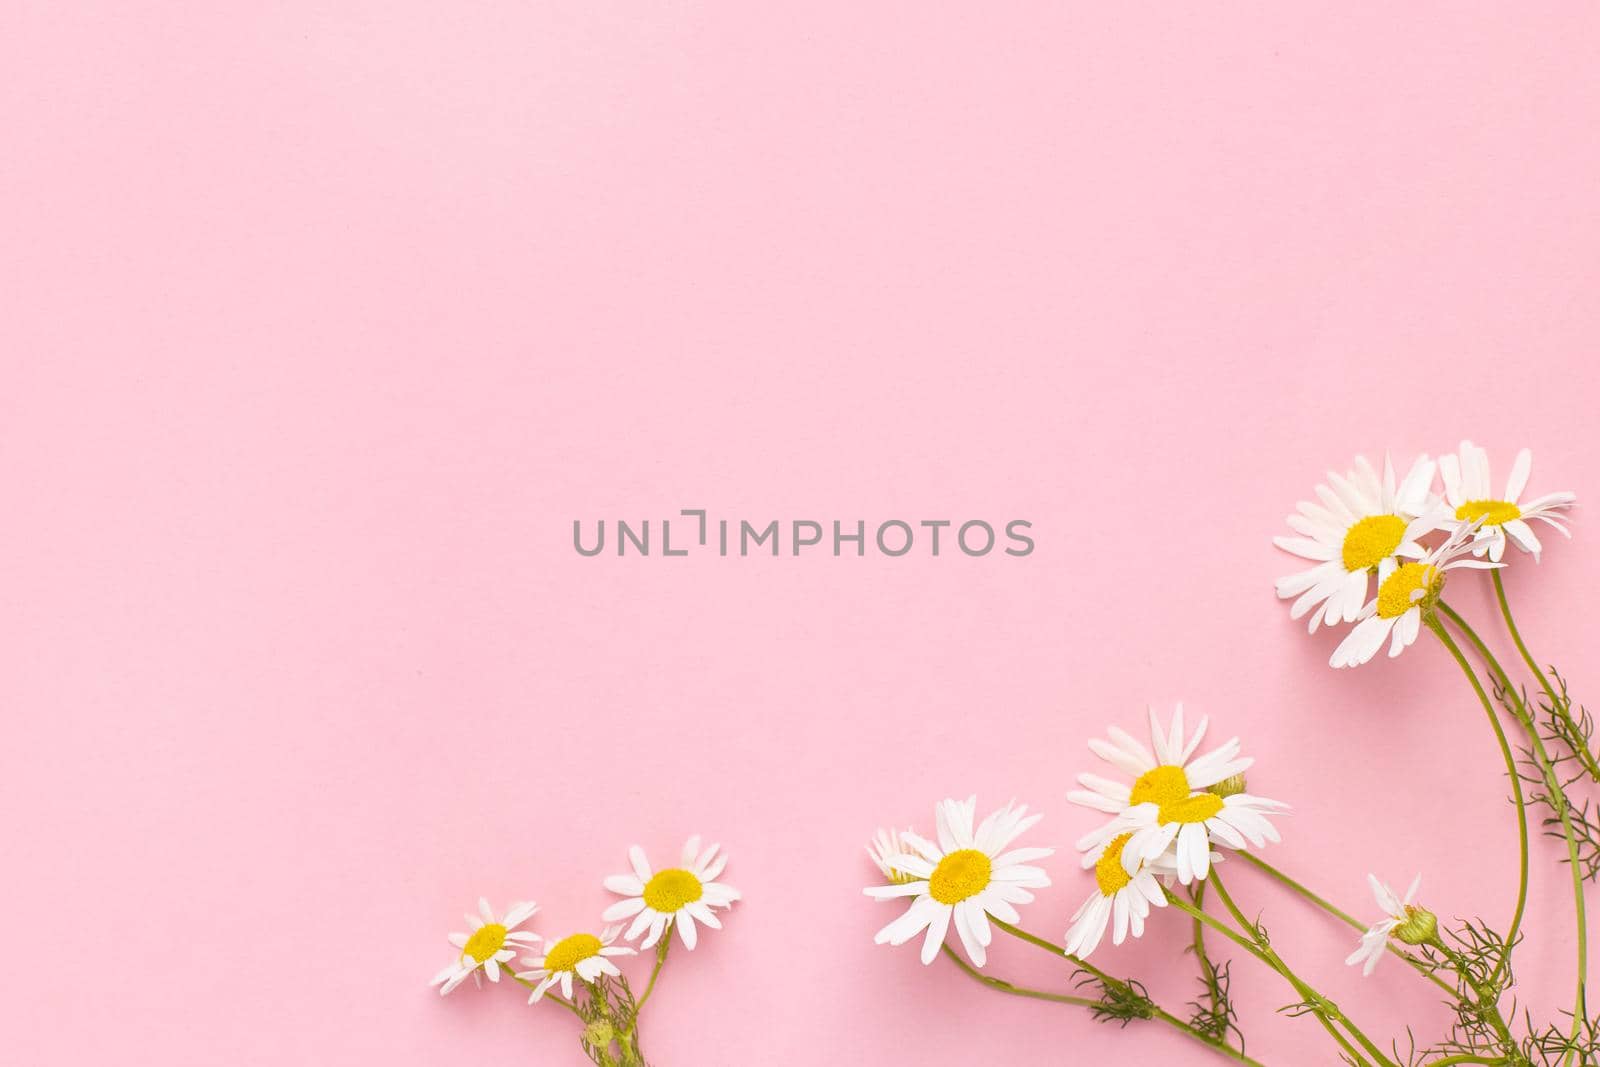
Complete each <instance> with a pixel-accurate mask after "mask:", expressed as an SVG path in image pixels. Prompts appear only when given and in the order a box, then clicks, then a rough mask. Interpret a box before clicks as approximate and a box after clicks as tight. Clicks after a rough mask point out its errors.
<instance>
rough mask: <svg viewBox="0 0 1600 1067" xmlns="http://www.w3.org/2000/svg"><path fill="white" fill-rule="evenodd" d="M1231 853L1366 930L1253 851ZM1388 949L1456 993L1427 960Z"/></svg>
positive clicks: (1392, 945)
mask: <svg viewBox="0 0 1600 1067" xmlns="http://www.w3.org/2000/svg"><path fill="white" fill-rule="evenodd" d="M1231 855H1233V856H1237V857H1238V858H1239V859H1242V860H1244V861H1245V862H1246V863H1249V864H1251V865H1252V866H1254V867H1255V868H1256V869H1258V870H1260V871H1262V872H1263V873H1265V874H1266V875H1267V876H1268V877H1269V878H1273V879H1275V880H1276V881H1278V882H1279V883H1281V884H1282V885H1284V886H1285V887H1287V888H1288V889H1290V890H1292V891H1294V892H1296V893H1298V894H1300V895H1301V896H1302V897H1305V898H1306V899H1307V900H1309V901H1310V902H1311V903H1313V904H1315V905H1316V906H1317V907H1319V908H1321V909H1322V910H1323V911H1325V912H1327V913H1328V914H1329V915H1332V916H1333V917H1334V918H1336V919H1338V920H1339V921H1340V922H1342V923H1344V924H1345V925H1346V926H1349V927H1350V928H1351V929H1354V930H1363V931H1364V930H1366V928H1367V924H1366V923H1364V922H1362V921H1361V920H1360V919H1357V918H1356V917H1355V916H1354V915H1351V914H1350V913H1349V912H1347V911H1345V910H1344V909H1342V908H1339V907H1337V906H1335V905H1334V904H1333V903H1332V902H1330V901H1328V900H1327V899H1326V898H1324V897H1321V896H1318V895H1317V894H1316V893H1314V892H1312V891H1311V890H1310V889H1307V888H1306V887H1305V886H1303V885H1301V884H1300V883H1299V882H1297V881H1295V880H1294V879H1293V878H1290V877H1289V876H1288V875H1287V874H1284V873H1283V872H1282V871H1280V870H1278V868H1276V867H1274V866H1273V865H1272V864H1270V863H1268V862H1267V861H1266V860H1263V859H1260V858H1259V857H1257V856H1256V855H1255V854H1254V853H1250V852H1235V853H1232V854H1231ZM1388 949H1389V951H1390V952H1391V953H1393V954H1394V955H1396V956H1398V957H1400V958H1401V959H1403V960H1405V961H1406V962H1407V963H1409V964H1410V965H1411V966H1412V967H1413V968H1415V970H1416V972H1417V973H1418V974H1420V975H1422V976H1423V977H1424V978H1426V979H1427V980H1428V981H1430V982H1432V983H1433V984H1434V985H1436V986H1438V987H1439V988H1440V989H1442V990H1444V991H1445V992H1446V993H1449V994H1450V995H1451V996H1455V995H1456V989H1455V987H1454V986H1452V985H1451V984H1450V983H1449V982H1446V981H1445V980H1444V979H1442V978H1440V977H1439V976H1438V975H1436V974H1434V973H1433V968H1431V967H1429V966H1428V964H1427V961H1425V960H1419V959H1417V957H1415V956H1413V955H1411V953H1409V952H1406V951H1405V950H1403V949H1402V948H1400V946H1398V945H1396V944H1395V943H1394V942H1393V941H1390V942H1389V943H1388Z"/></svg>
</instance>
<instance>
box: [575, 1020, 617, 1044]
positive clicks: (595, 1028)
mask: <svg viewBox="0 0 1600 1067" xmlns="http://www.w3.org/2000/svg"><path fill="white" fill-rule="evenodd" d="M616 1036H617V1031H616V1029H615V1028H614V1027H613V1026H612V1025H611V1022H610V1020H608V1019H596V1020H594V1022H592V1023H590V1024H589V1025H588V1026H586V1027H584V1028H583V1040H584V1042H585V1043H586V1044H587V1045H589V1047H591V1048H601V1049H609V1048H610V1047H611V1042H612V1040H613V1039H614V1038H615V1037H616Z"/></svg>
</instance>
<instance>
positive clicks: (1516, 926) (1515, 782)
mask: <svg viewBox="0 0 1600 1067" xmlns="http://www.w3.org/2000/svg"><path fill="white" fill-rule="evenodd" d="M1439 610H1440V611H1441V612H1442V613H1444V615H1445V617H1446V618H1448V619H1449V620H1450V621H1451V622H1452V623H1454V624H1455V625H1456V627H1457V628H1458V629H1459V630H1460V631H1461V632H1462V633H1463V634H1466V635H1467V639H1468V640H1470V641H1471V642H1472V643H1473V645H1474V646H1475V647H1476V648H1477V650H1478V655H1479V656H1482V657H1483V659H1484V662H1485V663H1494V667H1495V669H1496V670H1497V672H1498V673H1499V675H1500V685H1501V688H1502V689H1504V690H1505V692H1506V693H1507V694H1508V695H1510V696H1513V698H1514V694H1513V693H1512V689H1511V685H1510V679H1508V678H1506V676H1505V672H1504V671H1498V668H1499V664H1498V663H1495V661H1494V656H1493V655H1492V654H1491V653H1490V652H1489V649H1488V647H1487V646H1486V645H1484V643H1483V640H1482V639H1481V638H1479V637H1478V635H1477V633H1476V632H1474V631H1473V629H1472V627H1470V626H1468V625H1467V621H1466V620H1465V619H1463V618H1462V617H1461V616H1460V615H1457V614H1456V613H1455V611H1454V610H1453V609H1452V608H1451V607H1450V605H1449V604H1446V603H1444V602H1443V601H1440V602H1439ZM1425 618H1426V621H1427V623H1428V629H1430V630H1432V631H1433V632H1434V634H1435V636H1437V637H1438V638H1439V640H1440V641H1442V642H1443V643H1444V647H1445V650H1446V651H1448V652H1449V653H1450V655H1451V657H1452V658H1453V659H1454V660H1455V661H1456V665H1457V666H1459V667H1460V668H1461V670H1462V673H1464V674H1465V675H1466V676H1467V681H1468V682H1470V683H1471V684H1472V691H1473V692H1474V693H1476V694H1477V696H1478V703H1480V704H1482V705H1483V712H1484V714H1485V715H1487V716H1489V725H1490V727H1491V728H1493V730H1494V736H1495V740H1496V741H1497V742H1498V743H1499V745H1500V755H1501V757H1502V758H1503V759H1504V760H1505V763H1506V775H1507V776H1508V777H1509V778H1510V779H1511V796H1512V799H1513V800H1514V801H1515V802H1516V805H1517V849H1518V853H1517V855H1518V871H1517V907H1516V910H1515V911H1513V912H1512V913H1511V927H1510V929H1508V930H1507V931H1506V955H1505V957H1504V958H1502V959H1501V960H1500V963H1499V964H1498V965H1497V966H1496V967H1495V969H1494V973H1493V974H1492V975H1491V976H1490V979H1489V980H1490V981H1491V982H1493V981H1495V980H1497V979H1498V978H1499V977H1500V973H1501V972H1502V971H1503V970H1504V969H1505V967H1506V961H1507V960H1508V959H1509V958H1510V956H1511V946H1512V945H1514V944H1516V941H1517V933H1518V931H1520V930H1521V929H1522V914H1523V912H1524V911H1526V910H1527V907H1528V805H1527V802H1526V800H1525V799H1524V798H1523V795H1522V775H1521V774H1520V773H1519V772H1518V771H1517V759H1516V756H1515V755H1513V754H1512V752H1511V742H1509V741H1508V740H1506V731H1505V728H1504V727H1502V726H1501V725H1500V716H1499V715H1497V714H1495V710H1494V704H1493V703H1492V702H1490V700H1489V694H1488V693H1486V692H1484V689H1483V683H1482V682H1480V681H1479V680H1478V672H1477V671H1474V670H1473V669H1472V664H1470V663H1468V662H1467V657H1466V656H1464V655H1462V653H1461V647H1460V646H1459V645H1457V644H1456V643H1455V641H1453V640H1451V638H1450V635H1449V634H1448V633H1447V632H1446V631H1445V628H1444V626H1443V625H1442V624H1441V623H1440V622H1439V620H1438V619H1437V618H1436V617H1434V616H1431V615H1429V616H1425ZM1518 719H1519V721H1521V722H1522V726H1523V728H1524V729H1528V730H1529V732H1530V733H1537V731H1535V730H1532V729H1531V727H1532V723H1531V722H1528V721H1526V718H1525V715H1519V716H1518ZM1579 908H1580V910H1581V908H1582V905H1581V904H1580V905H1579Z"/></svg>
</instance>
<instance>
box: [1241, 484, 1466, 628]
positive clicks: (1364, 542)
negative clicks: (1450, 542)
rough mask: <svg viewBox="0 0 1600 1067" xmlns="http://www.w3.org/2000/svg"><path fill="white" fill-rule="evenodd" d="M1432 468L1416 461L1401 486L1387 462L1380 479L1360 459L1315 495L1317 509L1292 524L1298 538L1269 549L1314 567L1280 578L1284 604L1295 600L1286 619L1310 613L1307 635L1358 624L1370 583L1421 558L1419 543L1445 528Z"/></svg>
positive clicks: (1304, 506) (1305, 504)
mask: <svg viewBox="0 0 1600 1067" xmlns="http://www.w3.org/2000/svg"><path fill="white" fill-rule="evenodd" d="M1433 472H1434V461H1433V460H1431V459H1429V458H1428V457H1427V456H1419V457H1418V458H1417V460H1416V462H1415V463H1413V464H1412V465H1411V469H1410V470H1409V471H1408V472H1407V473H1406V476H1405V479H1404V480H1403V481H1400V482H1399V483H1398V484H1396V481H1395V471H1394V464H1393V463H1392V462H1391V461H1390V459H1389V457H1388V456H1384V458H1383V476H1382V477H1381V478H1380V477H1379V476H1378V472H1377V471H1375V470H1373V469H1372V464H1370V463H1368V462H1367V460H1366V458H1365V457H1363V456H1357V457H1356V461H1355V469H1354V470H1352V471H1349V472H1347V473H1346V474H1345V475H1344V476H1343V477H1340V476H1339V475H1337V474H1334V473H1332V472H1331V471H1330V472H1329V474H1328V482H1329V483H1330V484H1329V485H1319V486H1317V489H1316V494H1317V500H1318V501H1319V502H1318V503H1312V502H1311V501H1302V502H1301V503H1300V504H1299V505H1297V508H1296V514H1294V515H1290V516H1289V518H1288V520H1287V521H1288V523H1289V528H1290V529H1292V530H1293V531H1294V532H1295V533H1296V534H1298V535H1299V536H1298V537H1274V538H1273V539H1272V543H1273V544H1275V545H1277V546H1278V547H1279V548H1281V549H1283V550H1284V551H1285V552H1288V553H1290V554H1292V555H1296V556H1299V557H1301V558H1302V559H1308V560H1311V561H1313V562H1314V563H1315V564H1316V565H1315V566H1313V567H1311V568H1309V569H1307V570H1303V571H1301V572H1299V573H1298V574H1291V575H1289V576H1287V577H1285V578H1280V579H1278V596H1279V598H1280V599H1283V600H1289V599H1291V598H1292V599H1294V604H1293V606H1291V607H1290V609H1289V617H1290V618H1291V619H1298V618H1301V617H1302V616H1304V615H1305V614H1306V613H1307V612H1310V613H1311V621H1310V624H1309V629H1310V630H1311V632H1312V633H1316V632H1317V627H1318V626H1320V625H1322V624H1323V623H1327V624H1328V625H1330V626H1331V625H1333V624H1335V623H1339V622H1354V621H1355V620H1356V618H1357V616H1358V614H1359V613H1360V611H1361V606H1362V605H1363V604H1364V603H1366V600H1367V587H1368V584H1369V576H1370V575H1371V574H1372V573H1373V572H1374V571H1375V570H1376V569H1377V568H1378V566H1379V565H1380V564H1382V563H1383V562H1384V561H1385V560H1392V559H1394V558H1395V557H1396V556H1399V557H1401V558H1404V559H1418V558H1421V556H1422V553H1423V549H1422V546H1421V544H1420V543H1419V542H1418V540H1417V539H1418V538H1420V537H1421V536H1423V535H1424V534H1426V533H1428V532H1429V531H1431V530H1436V529H1438V527H1439V524H1440V523H1441V522H1442V521H1443V519H1444V515H1443V514H1442V512H1441V510H1440V507H1439V504H1438V500H1437V498H1436V497H1435V496H1434V495H1433V493H1432V487H1433Z"/></svg>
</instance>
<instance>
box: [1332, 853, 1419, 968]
mask: <svg viewBox="0 0 1600 1067" xmlns="http://www.w3.org/2000/svg"><path fill="white" fill-rule="evenodd" d="M1367 884H1368V885H1370V886H1372V896H1373V898H1374V899H1376V900H1377V902H1378V909H1379V910H1380V911H1382V912H1383V918H1382V919H1379V920H1378V921H1377V922H1375V923H1373V924H1372V925H1371V926H1369V927H1367V930H1366V933H1364V934H1362V935H1361V944H1360V945H1359V946H1357V948H1356V950H1355V951H1354V952H1352V953H1350V955H1349V956H1347V957H1346V958H1345V963H1347V964H1349V965H1351V966H1352V967H1353V966H1355V965H1356V964H1358V963H1359V964H1361V965H1362V967H1361V974H1362V976H1363V977H1365V976H1367V975H1370V974H1371V973H1372V972H1373V970H1374V968H1376V967H1377V966H1378V961H1379V960H1380V959H1382V958H1383V954H1384V953H1385V952H1386V951H1388V948H1389V938H1390V936H1391V935H1392V936H1393V937H1395V938H1396V939H1398V940H1400V941H1402V942H1404V943H1405V944H1408V945H1422V944H1426V943H1427V942H1429V941H1431V940H1433V938H1434V936H1435V934H1436V932H1437V930H1438V926H1439V920H1438V918H1437V917H1436V916H1435V915H1434V914H1433V913H1432V912H1430V911H1428V910H1427V909H1425V908H1420V907H1418V906H1417V905H1415V904H1413V903H1412V901H1413V900H1415V899H1416V896H1417V888H1418V887H1419V886H1421V885H1422V875H1420V874H1419V875H1417V876H1416V877H1415V878H1413V879H1412V880H1411V888H1410V889H1407V890H1406V895H1405V896H1403V897H1398V896H1396V895H1395V892H1394V890H1393V889H1390V888H1389V886H1388V885H1387V884H1385V883H1383V882H1380V881H1378V878H1377V876H1376V875H1372V874H1369V875H1367Z"/></svg>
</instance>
